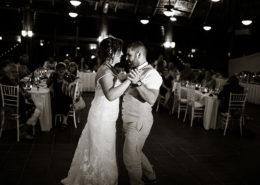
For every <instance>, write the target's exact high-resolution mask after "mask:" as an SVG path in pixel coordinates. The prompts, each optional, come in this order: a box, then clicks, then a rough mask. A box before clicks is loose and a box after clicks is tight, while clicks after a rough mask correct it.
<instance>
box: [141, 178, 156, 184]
mask: <svg viewBox="0 0 260 185" xmlns="http://www.w3.org/2000/svg"><path fill="white" fill-rule="evenodd" d="M142 180H143V182H144V184H145V185H149V184H156V183H157V180H156V179H152V180H150V179H147V178H143V179H142Z"/></svg>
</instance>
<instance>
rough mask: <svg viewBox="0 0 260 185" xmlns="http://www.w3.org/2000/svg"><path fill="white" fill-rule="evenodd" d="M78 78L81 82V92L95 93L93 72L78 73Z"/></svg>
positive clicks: (94, 75) (94, 74)
mask: <svg viewBox="0 0 260 185" xmlns="http://www.w3.org/2000/svg"><path fill="white" fill-rule="evenodd" d="M79 78H80V81H81V91H83V92H86V91H88V92H93V91H95V78H96V73H95V72H79Z"/></svg>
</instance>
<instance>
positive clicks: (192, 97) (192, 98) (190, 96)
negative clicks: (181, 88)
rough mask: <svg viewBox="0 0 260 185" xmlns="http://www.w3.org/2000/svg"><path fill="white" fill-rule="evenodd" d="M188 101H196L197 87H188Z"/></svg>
mask: <svg viewBox="0 0 260 185" xmlns="http://www.w3.org/2000/svg"><path fill="white" fill-rule="evenodd" d="M187 101H188V104H190V105H192V104H194V102H195V88H194V87H191V86H190V87H188V88H187Z"/></svg>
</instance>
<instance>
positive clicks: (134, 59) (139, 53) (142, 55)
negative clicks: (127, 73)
mask: <svg viewBox="0 0 260 185" xmlns="http://www.w3.org/2000/svg"><path fill="white" fill-rule="evenodd" d="M146 55H147V50H146V47H145V45H144V44H143V43H142V42H140V41H136V42H133V43H131V44H130V45H129V46H128V47H127V53H126V60H127V61H128V62H129V64H130V67H131V68H134V67H137V66H139V65H141V64H143V63H144V62H146Z"/></svg>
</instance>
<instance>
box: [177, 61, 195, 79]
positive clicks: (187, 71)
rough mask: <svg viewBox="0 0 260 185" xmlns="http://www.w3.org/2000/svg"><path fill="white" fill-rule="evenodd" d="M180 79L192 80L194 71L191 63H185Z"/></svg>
mask: <svg viewBox="0 0 260 185" xmlns="http://www.w3.org/2000/svg"><path fill="white" fill-rule="evenodd" d="M180 75H181V76H180V79H181V80H182V81H191V80H192V79H193V72H192V69H191V65H190V64H185V65H184V69H183V70H182V71H181V74H180Z"/></svg>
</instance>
